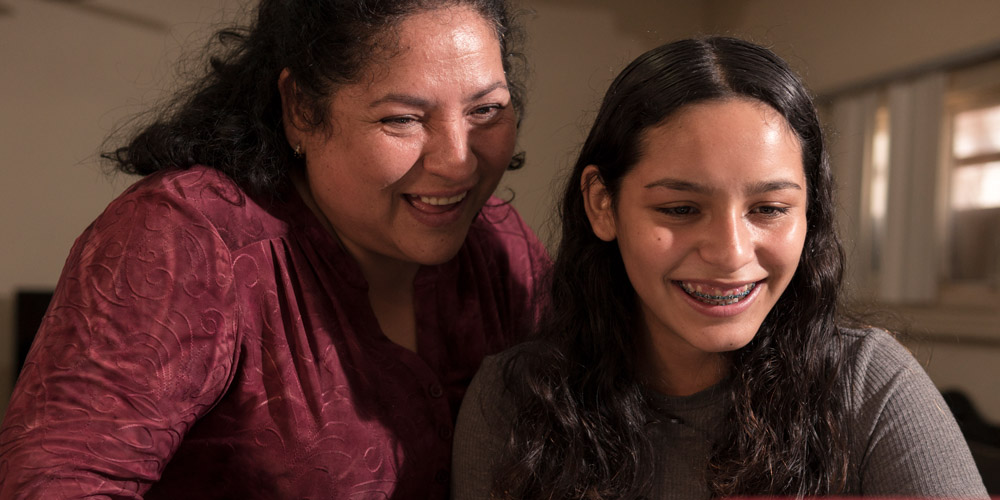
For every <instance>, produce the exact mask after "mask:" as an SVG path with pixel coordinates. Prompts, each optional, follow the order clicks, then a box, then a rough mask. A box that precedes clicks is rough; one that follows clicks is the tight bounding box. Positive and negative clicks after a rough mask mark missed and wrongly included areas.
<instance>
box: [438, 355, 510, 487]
mask: <svg viewBox="0 0 1000 500" xmlns="http://www.w3.org/2000/svg"><path fill="white" fill-rule="evenodd" d="M502 366H503V364H502V362H501V361H500V358H499V357H498V356H489V357H487V358H486V359H485V360H484V361H483V364H482V367H481V368H480V369H479V372H478V373H476V376H475V377H473V379H472V383H471V384H470V385H469V390H468V392H467V393H466V395H465V399H464V400H462V408H461V410H459V412H458V423H457V424H456V425H455V438H454V442H453V453H452V474H451V495H452V499H453V500H465V499H469V500H482V499H486V498H490V490H491V486H492V485H493V470H494V465H495V464H496V463H497V461H498V460H499V457H500V454H501V452H502V451H503V445H504V436H506V435H507V432H508V431H509V426H508V425H502V424H504V423H507V422H509V421H510V420H509V419H504V418H503V415H504V414H505V413H504V410H503V405H504V402H503V401H501V395H502V394H503V385H502V377H501V373H502ZM507 415H509V413H508V414H507ZM498 424H499V425H498Z"/></svg>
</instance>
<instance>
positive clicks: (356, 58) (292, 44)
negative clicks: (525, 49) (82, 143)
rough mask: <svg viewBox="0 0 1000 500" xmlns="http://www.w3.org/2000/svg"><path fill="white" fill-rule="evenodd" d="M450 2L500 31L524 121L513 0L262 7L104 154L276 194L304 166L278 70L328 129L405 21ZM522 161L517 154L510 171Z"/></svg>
mask: <svg viewBox="0 0 1000 500" xmlns="http://www.w3.org/2000/svg"><path fill="white" fill-rule="evenodd" d="M450 5H468V6H470V7H471V8H473V9H475V10H476V11H477V12H479V13H480V14H481V15H482V16H483V18H484V19H486V20H488V21H489V22H490V23H491V24H492V25H493V26H494V27H495V30H496V34H497V38H498V39H499V41H500V49H501V51H502V55H503V66H504V71H505V72H506V74H507V79H508V87H509V89H510V93H511V101H512V103H513V106H514V109H515V110H516V111H517V112H518V113H519V115H520V112H521V111H522V107H523V102H524V88H523V83H522V82H521V78H522V76H523V75H522V72H523V71H524V61H523V56H522V54H521V53H520V44H521V37H522V31H521V29H520V28H519V27H518V26H517V25H516V24H515V22H514V17H513V12H512V10H511V8H510V6H509V5H508V2H507V0H261V1H260V3H259V4H258V5H257V8H256V11H255V12H254V15H253V21H252V23H251V24H250V26H249V27H246V28H237V27H234V28H229V29H224V30H221V31H219V32H218V33H216V36H215V37H214V38H213V43H212V44H210V46H209V48H208V50H207V53H208V58H209V61H208V62H209V64H208V68H207V71H206V72H205V74H204V75H203V76H201V77H200V78H199V79H197V80H196V81H195V82H193V83H192V84H191V85H190V86H188V87H187V88H186V89H185V90H182V91H181V92H179V93H177V94H175V95H174V97H173V99H172V100H171V101H169V102H168V103H167V104H166V105H165V106H164V107H163V109H161V110H160V111H159V113H158V114H157V115H156V116H155V118H154V119H153V121H152V123H150V124H148V125H146V126H144V127H143V128H141V129H140V130H139V131H138V132H137V133H135V134H134V135H132V136H131V137H130V138H129V139H128V142H127V144H125V145H124V146H121V147H118V148H116V149H114V150H113V151H110V152H107V153H105V154H104V155H103V156H104V158H105V159H107V160H110V161H111V162H112V164H113V165H114V166H115V167H116V168H117V169H119V170H121V171H123V172H126V173H129V174H140V175H146V174H150V173H153V172H156V171H158V170H162V169H165V168H187V167H190V166H192V165H197V164H202V165H207V166H210V167H214V168H216V169H219V170H221V171H222V172H224V173H225V174H227V175H228V176H229V177H231V178H232V179H233V180H235V181H236V182H237V183H239V184H240V185H241V186H242V187H243V188H244V189H246V190H248V191H250V192H254V193H274V192H276V191H277V188H278V186H279V185H280V184H281V183H282V182H283V181H284V180H285V178H286V175H287V172H288V170H289V168H290V166H292V165H295V164H296V163H297V161H298V160H296V159H295V158H294V155H293V152H292V150H291V149H290V147H289V145H288V142H287V140H286V138H285V132H284V128H283V126H282V107H281V96H280V94H279V92H278V76H279V75H280V74H281V71H282V70H283V69H285V68H288V70H289V73H290V75H291V78H292V80H293V81H294V82H295V88H296V90H297V92H298V94H297V95H296V98H297V99H298V102H299V103H300V105H303V106H304V108H305V116H306V117H307V120H308V122H309V123H308V125H310V126H314V127H322V126H324V125H325V124H326V123H327V122H328V114H329V103H330V99H331V97H332V95H333V93H334V92H336V90H337V89H338V87H339V86H342V85H345V84H350V83H352V82H355V81H356V80H357V79H358V78H359V77H360V75H361V72H362V71H363V70H364V69H365V68H366V67H367V66H368V65H369V64H372V62H373V60H377V58H378V57H379V56H382V57H385V56H386V55H387V54H392V53H393V50H395V49H396V46H395V44H396V40H395V33H394V30H395V28H396V27H397V26H398V25H399V23H400V22H401V21H402V20H403V19H405V18H406V17H407V16H410V15H412V14H415V13H419V12H423V11H427V10H432V9H436V8H440V7H445V6H450ZM522 161H523V157H522V156H521V155H517V156H515V158H514V159H513V160H512V162H511V166H510V168H512V169H513V168H517V167H519V166H520V165H521V163H522Z"/></svg>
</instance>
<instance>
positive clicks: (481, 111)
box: [471, 104, 504, 121]
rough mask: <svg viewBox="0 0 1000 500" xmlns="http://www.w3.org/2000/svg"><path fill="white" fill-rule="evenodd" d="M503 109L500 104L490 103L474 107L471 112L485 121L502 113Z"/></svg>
mask: <svg viewBox="0 0 1000 500" xmlns="http://www.w3.org/2000/svg"><path fill="white" fill-rule="evenodd" d="M502 109H504V107H503V106H501V105H499V104H490V105H488V106H480V107H478V108H475V109H473V110H472V113H471V114H472V116H473V117H475V118H477V119H479V120H484V121H485V120H489V119H491V118H493V117H495V116H496V115H498V114H500V111H501V110H502Z"/></svg>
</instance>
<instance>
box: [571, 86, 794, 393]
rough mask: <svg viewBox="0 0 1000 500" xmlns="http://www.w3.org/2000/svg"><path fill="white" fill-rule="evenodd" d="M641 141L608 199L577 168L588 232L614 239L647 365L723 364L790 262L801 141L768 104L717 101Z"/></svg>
mask: <svg viewBox="0 0 1000 500" xmlns="http://www.w3.org/2000/svg"><path fill="white" fill-rule="evenodd" d="M642 145H643V146H642V154H641V157H640V159H639V161H638V163H637V164H636V165H635V166H634V167H633V168H632V169H631V170H630V171H629V172H628V173H627V174H625V176H624V177H622V179H621V184H620V186H619V189H618V192H617V193H614V194H611V193H608V191H607V190H605V189H604V186H603V184H601V183H600V182H589V181H590V180H591V179H596V176H595V174H596V173H597V169H596V167H594V166H590V167H588V168H587V170H585V171H584V174H583V179H582V181H583V189H584V190H585V191H586V194H585V198H586V200H587V207H588V216H589V217H590V220H591V224H592V227H593V229H594V232H595V234H596V235H597V236H598V237H599V238H601V239H603V240H605V241H612V240H617V242H618V247H619V250H620V251H621V255H622V260H623V261H624V264H625V269H626V271H627V273H628V277H629V280H630V281H631V283H632V286H633V287H634V288H635V292H636V295H637V299H638V300H637V302H638V304H639V306H640V311H639V312H640V314H641V317H642V324H644V325H645V327H646V328H645V329H646V333H647V334H648V336H649V338H648V340H649V345H650V347H651V352H652V353H654V354H653V357H654V358H655V359H654V360H653V364H654V366H659V367H660V368H662V369H666V370H667V371H676V370H677V369H684V367H688V368H687V369H696V370H702V369H704V368H706V367H708V366H714V367H724V366H725V361H724V355H723V354H722V353H725V352H729V351H733V350H736V349H739V348H741V347H743V346H745V345H746V344H747V343H748V342H750V340H752V339H753V337H754V335H756V333H757V330H758V329H759V328H760V326H761V323H763V321H764V318H765V317H766V316H767V314H768V312H770V311H771V308H773V307H774V304H775V303H776V302H777V301H778V298H779V297H780V296H781V294H782V292H784V291H785V288H786V287H787V286H788V283H789V282H790V281H791V279H792V276H793V275H794V273H795V270H796V268H797V267H798V264H799V257H800V255H801V253H802V247H803V244H804V242H805V237H806V206H807V202H808V201H807V194H806V191H807V190H806V178H805V172H804V170H803V165H802V151H801V145H800V142H799V139H798V137H797V136H796V135H795V133H794V131H793V130H792V129H791V128H790V127H789V125H788V123H787V122H786V121H785V119H784V118H783V117H782V116H781V115H780V114H778V113H777V112H776V111H775V110H774V109H773V108H771V107H769V106H768V105H766V104H764V103H761V102H758V101H754V100H748V99H726V100H716V101H708V102H702V103H698V104H693V105H688V106H686V107H684V108H681V109H680V110H679V111H678V112H676V113H675V114H673V115H671V116H670V117H669V118H668V119H667V120H666V121H665V122H663V123H661V124H660V125H657V126H655V127H653V128H650V129H647V130H646V131H645V132H644V134H643V137H642ZM660 371H661V372H662V371H663V370H660ZM716 372H718V370H716ZM719 377H721V374H720V373H713V374H712V375H711V376H710V377H709V378H711V379H713V380H714V381H717V379H718V378H719Z"/></svg>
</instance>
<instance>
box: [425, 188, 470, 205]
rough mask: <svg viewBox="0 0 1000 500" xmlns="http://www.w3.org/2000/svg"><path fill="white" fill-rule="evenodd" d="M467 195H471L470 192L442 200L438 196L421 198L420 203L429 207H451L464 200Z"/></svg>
mask: <svg viewBox="0 0 1000 500" xmlns="http://www.w3.org/2000/svg"><path fill="white" fill-rule="evenodd" d="M467 194H469V192H468V191H466V192H464V193H461V194H456V195H455V196H452V197H450V198H441V197H438V196H420V201H421V202H423V203H426V204H428V205H451V204H454V203H458V202H460V201H462V200H464V199H465V195H467Z"/></svg>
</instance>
